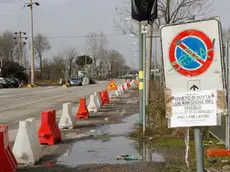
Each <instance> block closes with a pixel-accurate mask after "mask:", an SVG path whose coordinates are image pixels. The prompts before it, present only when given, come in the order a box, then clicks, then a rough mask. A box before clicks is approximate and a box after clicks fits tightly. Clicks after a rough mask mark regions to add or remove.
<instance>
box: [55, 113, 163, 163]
mask: <svg viewBox="0 0 230 172" xmlns="http://www.w3.org/2000/svg"><path fill="white" fill-rule="evenodd" d="M137 119H138V116H137V115H132V116H129V117H127V118H125V119H123V121H122V123H120V124H112V125H107V126H103V127H100V128H98V129H95V131H91V132H94V134H95V133H96V134H98V135H102V134H103V133H104V134H105V133H106V134H108V135H109V134H110V135H111V134H114V135H119V134H125V133H128V132H130V131H132V129H133V127H134V124H135V123H136V120H137ZM120 155H131V156H134V157H137V158H138V160H129V161H126V160H117V159H116V158H117V157H118V156H120ZM137 161H148V162H165V160H164V157H163V155H162V154H160V153H158V152H153V151H152V149H151V148H150V146H148V145H146V144H145V143H138V142H136V141H134V140H131V139H128V138H126V137H125V136H117V137H107V136H105V137H103V139H100V140H84V141H78V142H76V143H75V144H73V145H71V148H69V149H68V150H67V151H66V153H65V154H64V155H62V156H61V157H59V158H58V160H57V164H61V165H67V166H76V165H80V164H124V163H131V162H137Z"/></svg>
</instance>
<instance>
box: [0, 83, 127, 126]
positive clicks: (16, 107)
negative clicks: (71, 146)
mask: <svg viewBox="0 0 230 172" xmlns="http://www.w3.org/2000/svg"><path fill="white" fill-rule="evenodd" d="M115 81H116V83H117V84H120V83H122V82H124V81H122V80H115ZM108 83H109V82H108V81H99V82H98V84H93V85H88V86H81V87H78V86H76V87H70V88H62V87H53V86H50V87H39V88H21V89H1V90H0V99H1V100H0V125H1V124H7V125H9V128H12V127H13V125H14V124H17V123H18V121H20V120H24V119H26V118H29V117H35V118H38V117H40V113H41V112H42V111H44V110H48V109H56V110H60V109H61V108H62V104H63V103H66V102H72V103H78V102H79V99H80V98H81V97H88V96H89V95H91V94H93V93H94V92H96V91H102V90H103V89H105V88H106V86H107V84H108Z"/></svg>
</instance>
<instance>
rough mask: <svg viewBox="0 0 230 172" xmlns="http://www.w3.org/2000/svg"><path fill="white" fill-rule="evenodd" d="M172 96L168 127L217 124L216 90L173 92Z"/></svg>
mask: <svg viewBox="0 0 230 172" xmlns="http://www.w3.org/2000/svg"><path fill="white" fill-rule="evenodd" d="M172 96H173V99H172V117H171V118H170V120H169V121H170V126H169V127H171V128H174V127H193V126H215V125H217V115H216V113H217V105H216V91H207V90H206V91H197V92H180V93H178V92H175V93H172Z"/></svg>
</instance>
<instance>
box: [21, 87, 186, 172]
mask: <svg viewBox="0 0 230 172" xmlns="http://www.w3.org/2000/svg"><path fill="white" fill-rule="evenodd" d="M138 107H139V103H138V90H128V91H127V92H126V94H125V95H122V96H121V97H119V98H117V99H116V100H112V101H111V103H110V104H109V105H107V106H106V107H104V108H103V109H102V110H100V112H98V113H96V114H92V115H91V117H90V119H89V120H87V121H84V122H81V123H79V125H78V126H77V128H76V129H73V130H65V131H62V136H63V140H62V141H61V142H60V143H58V144H56V145H54V146H43V152H44V153H45V156H44V157H43V158H42V160H41V161H40V162H39V163H38V164H36V165H35V166H26V167H25V166H20V168H19V169H18V172H37V171H42V172H65V171H69V172H75V171H76V172H167V171H168V172H170V171H171V170H170V169H167V164H169V163H170V162H171V161H172V160H176V161H178V162H179V161H180V160H182V159H183V157H184V153H183V151H181V150H176V149H172V150H169V149H160V148H156V147H155V148H149V149H148V150H147V152H151V158H150V159H149V158H147V155H146V148H145V151H140V149H143V145H142V143H141V144H139V143H138V141H134V142H136V144H137V148H136V147H135V146H134V147H135V148H133V149H134V150H135V149H136V150H138V151H137V152H141V153H139V154H140V155H141V156H143V157H144V158H143V159H142V160H137V161H129V162H124V161H122V163H121V164H119V161H117V162H116V160H113V161H111V163H110V161H109V163H106V162H107V161H104V160H100V157H99V156H98V155H97V156H95V159H93V158H92V161H88V160H87V159H85V161H84V162H87V163H82V164H84V165H82V164H77V165H76V164H75V163H76V162H77V161H79V160H81V159H79V158H81V157H82V158H83V159H84V156H85V155H84V154H83V153H81V152H77V153H75V155H74V156H75V157H74V156H71V155H67V157H69V158H70V161H73V163H72V165H68V166H67V165H66V164H68V163H67V162H65V161H68V159H67V160H64V162H63V163H61V164H60V163H59V159H60V157H62V156H63V154H68V153H69V152H72V149H74V148H72V147H73V145H75V144H78V146H79V143H83V147H84V142H85V146H86V147H87V143H88V142H89V141H90V142H93V141H95V145H96V144H97V145H100V143H98V142H97V141H98V140H99V141H101V148H103V145H105V144H106V143H105V144H104V142H105V141H104V140H106V139H107V140H110V142H111V139H114V138H115V139H118V141H117V142H119V139H121V137H124V136H125V137H124V138H127V137H128V133H125V134H124V133H122V132H121V131H122V130H123V129H122V127H120V128H119V126H116V127H115V129H116V131H112V132H111V133H109V130H108V131H107V130H106V131H104V133H103V131H102V130H101V129H102V128H103V126H108V125H114V124H119V123H121V121H122V120H123V119H124V118H127V117H128V118H127V119H129V121H130V120H133V118H132V116H133V117H135V115H134V114H137V113H138ZM129 116H131V118H129ZM127 125H130V124H128V123H127ZM121 126H122V125H121ZM124 126H126V124H125V123H124V125H123V127H124ZM124 130H127V128H126V129H124ZM95 131H96V132H97V134H95ZM106 132H108V133H106ZM130 132H131V130H130ZM103 139H104V140H103ZM127 139H128V138H127ZM121 141H122V139H121ZM107 142H108V143H109V141H107ZM108 143H107V144H108ZM113 144H115V145H114V146H113V145H112V146H111V145H109V146H110V147H112V148H113V147H114V149H115V148H116V146H117V144H118V143H114V142H113ZM91 145H92V144H91ZM107 146H108V145H107ZM125 146H127V145H125ZM125 146H123V145H121V146H120V149H121V150H120V152H121V153H122V148H123V149H128V147H127V148H126V147H125ZM146 147H147V146H146ZM92 149H93V146H92ZM150 149H151V150H150ZM90 151H94V150H88V152H90ZM132 151H133V150H132ZM124 152H125V150H124ZM144 152H145V153H144ZM152 152H160V153H161V154H159V155H158V154H156V155H153V156H152ZM99 153H100V152H99ZM99 153H98V154H99ZM70 154H71V153H70ZM72 154H74V153H72ZM147 154H148V153H147ZM111 156H112V155H111ZM113 156H114V155H113ZM161 156H162V157H163V159H164V160H163V161H160V159H161ZM98 157H99V161H98V162H99V163H96V164H93V163H90V162H93V161H95V160H96V159H97V158H98ZM64 159H66V158H65V157H64ZM100 162H102V163H100ZM172 172H177V171H175V170H174V171H172ZM178 172H180V171H178Z"/></svg>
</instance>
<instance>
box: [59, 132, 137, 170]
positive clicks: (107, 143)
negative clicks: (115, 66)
mask: <svg viewBox="0 0 230 172" xmlns="http://www.w3.org/2000/svg"><path fill="white" fill-rule="evenodd" d="M133 144H135V143H134V142H132V141H131V140H129V139H127V138H126V137H114V138H109V139H108V140H86V141H79V142H77V143H75V144H74V145H73V147H72V150H68V154H69V156H68V155H67V154H65V155H64V156H62V157H60V158H59V159H58V161H57V163H58V164H62V165H63V164H64V165H68V166H76V165H80V164H95V163H96V164H104V163H113V164H114V163H127V161H124V160H116V157H117V156H119V155H126V154H128V155H139V153H138V151H137V150H136V149H135V146H134V145H133ZM130 162H131V161H130Z"/></svg>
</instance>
